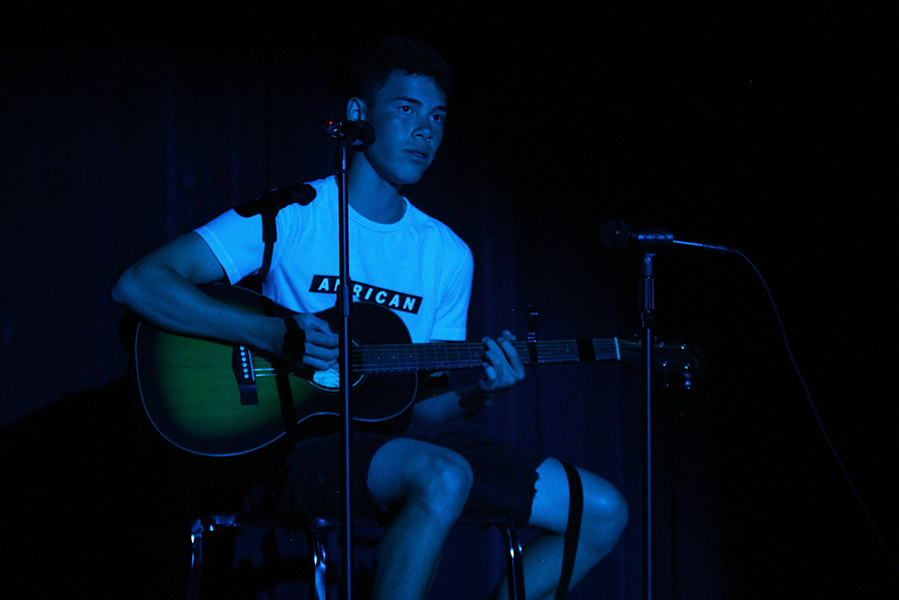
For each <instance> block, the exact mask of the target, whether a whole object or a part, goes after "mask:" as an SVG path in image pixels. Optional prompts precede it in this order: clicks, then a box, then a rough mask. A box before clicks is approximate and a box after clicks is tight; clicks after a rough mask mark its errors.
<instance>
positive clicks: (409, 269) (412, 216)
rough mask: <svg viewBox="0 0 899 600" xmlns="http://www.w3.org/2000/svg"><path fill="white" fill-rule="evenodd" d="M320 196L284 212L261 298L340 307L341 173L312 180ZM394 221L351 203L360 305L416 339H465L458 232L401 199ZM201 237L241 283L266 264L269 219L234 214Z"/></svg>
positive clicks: (466, 290)
mask: <svg viewBox="0 0 899 600" xmlns="http://www.w3.org/2000/svg"><path fill="white" fill-rule="evenodd" d="M309 185H311V186H312V187H313V188H315V191H316V198H315V200H313V201H312V202H311V203H309V204H308V205H306V206H302V205H300V204H289V205H287V206H286V207H284V208H283V209H281V210H280V212H278V216H277V219H276V225H277V234H278V240H277V242H276V243H275V245H274V252H273V254H272V264H271V268H270V270H269V274H268V277H266V280H265V283H264V284H263V290H262V291H263V294H264V295H265V296H267V297H268V298H271V299H272V300H274V301H275V302H277V303H278V304H281V305H283V306H285V307H287V308H289V309H291V310H294V311H297V312H313V313H314V312H319V311H322V310H325V309H327V308H331V307H333V306H334V302H335V299H336V289H337V285H338V283H339V281H338V275H339V272H340V266H339V259H338V255H339V251H338V233H337V232H338V228H339V214H338V197H337V183H336V180H335V178H334V177H329V178H327V179H320V180H318V181H313V182H311V183H310V184H309ZM403 200H404V202H405V204H406V207H405V213H404V214H403V217H402V218H401V219H400V220H399V221H397V222H396V223H390V224H383V223H375V222H373V221H369V220H368V219H366V218H365V217H363V216H362V215H360V214H359V213H357V212H356V211H355V210H353V209H352V207H350V214H349V224H350V228H349V244H350V278H351V279H352V281H353V296H354V300H361V301H368V302H374V303H376V304H380V305H382V306H385V307H388V308H390V309H392V310H393V311H394V312H395V313H396V314H397V315H399V317H400V318H401V319H402V320H403V322H404V323H405V325H406V328H407V329H408V330H409V334H410V336H411V338H412V341H413V342H415V343H423V342H429V341H433V340H453V341H460V340H464V339H465V324H466V318H467V314H468V303H469V299H470V296H471V278H472V271H473V265H474V261H473V259H472V255H471V250H470V249H469V248H468V246H467V245H466V244H465V242H463V241H462V240H461V239H460V238H459V236H457V235H456V234H455V233H453V231H452V230H451V229H450V228H449V227H447V226H446V225H444V224H443V223H441V222H440V221H438V220H436V219H433V218H431V217H429V216H428V215H426V214H425V213H423V212H422V211H420V210H419V209H417V208H415V207H414V206H412V204H410V203H409V201H408V200H406V199H405V198H404V199H403ZM196 232H197V233H198V234H199V235H200V236H201V237H202V238H203V240H204V241H205V242H206V243H207V244H208V245H209V248H210V249H211V250H212V252H213V254H215V256H216V258H217V259H218V261H219V263H221V265H222V268H224V270H225V273H226V275H227V277H228V280H229V281H230V282H231V283H232V284H234V283H237V282H238V281H240V280H242V279H243V278H244V277H246V276H248V275H251V274H253V273H255V272H256V271H258V270H259V268H260V267H261V265H262V256H263V251H264V247H265V246H264V244H263V242H262V217H260V216H259V215H254V216H252V217H241V216H240V215H238V214H237V213H236V212H235V211H234V210H233V209H232V210H229V211H228V212H226V213H224V214H222V215H221V216H219V217H217V218H216V219H213V220H212V221H210V222H209V223H207V224H206V225H204V226H202V227H200V228H198V229H197V230H196Z"/></svg>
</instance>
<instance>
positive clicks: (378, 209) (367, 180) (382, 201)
mask: <svg viewBox="0 0 899 600" xmlns="http://www.w3.org/2000/svg"><path fill="white" fill-rule="evenodd" d="M360 158H363V157H359V156H357V157H356V159H355V160H354V161H353V167H352V168H351V169H350V172H349V176H348V184H349V185H348V187H349V190H348V191H349V196H350V206H352V207H353V209H355V211H356V212H358V213H359V214H360V215H362V216H363V217H365V218H366V219H368V220H370V221H374V222H375V223H396V222H397V221H399V220H400V219H402V218H403V213H404V212H405V210H406V205H405V202H404V201H403V196H402V194H400V189H401V187H397V186H394V185H392V184H390V183H388V182H387V181H385V180H384V179H382V178H381V177H380V176H379V175H378V174H377V173H376V172H375V171H374V169H372V168H371V165H369V164H368V162H367V161H365V160H364V158H363V159H362V160H359V159H360Z"/></svg>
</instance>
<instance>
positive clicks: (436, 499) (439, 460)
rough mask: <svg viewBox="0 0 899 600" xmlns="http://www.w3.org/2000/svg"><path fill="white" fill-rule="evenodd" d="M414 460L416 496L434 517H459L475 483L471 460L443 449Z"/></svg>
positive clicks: (414, 493)
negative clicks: (469, 462)
mask: <svg viewBox="0 0 899 600" xmlns="http://www.w3.org/2000/svg"><path fill="white" fill-rule="evenodd" d="M414 463H415V464H414V465H412V467H413V470H414V473H415V477H414V479H413V489H412V496H413V499H414V500H417V501H418V502H420V503H421V504H422V506H423V507H424V508H425V509H426V510H427V511H428V512H429V513H431V514H432V516H434V517H437V518H440V517H441V516H442V517H444V518H446V519H447V520H452V521H455V520H456V519H458V517H459V514H461V512H462V508H463V507H464V506H465V502H466V501H467V500H468V493H469V492H470V491H471V486H472V483H473V482H474V475H473V474H472V471H471V465H469V464H468V461H466V460H465V459H464V458H462V456H460V455H459V454H457V453H455V452H452V451H451V450H446V449H443V448H441V449H437V450H434V451H432V452H428V453H425V454H423V455H422V456H420V457H417V458H416V460H415V461H414Z"/></svg>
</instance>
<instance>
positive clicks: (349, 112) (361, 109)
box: [346, 97, 367, 121]
mask: <svg viewBox="0 0 899 600" xmlns="http://www.w3.org/2000/svg"><path fill="white" fill-rule="evenodd" d="M366 110H367V107H366V105H365V100H362V99H361V98H356V97H353V98H350V99H349V101H348V102H347V103H346V117H347V119H349V120H350V121H359V120H362V121H364V120H365V112H366Z"/></svg>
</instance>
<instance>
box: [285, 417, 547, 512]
mask: <svg viewBox="0 0 899 600" xmlns="http://www.w3.org/2000/svg"><path fill="white" fill-rule="evenodd" d="M402 437H404V438H409V439H414V440H419V441H423V442H427V443H430V444H434V445H436V446H442V447H444V448H448V449H450V450H453V451H455V452H457V453H458V454H460V455H462V456H463V457H464V458H465V459H466V460H467V461H468V463H469V464H470V465H471V469H472V472H473V474H474V484H473V485H472V488H471V493H470V494H469V496H468V502H467V503H466V505H465V511H464V513H463V514H466V513H467V514H485V513H486V514H489V515H491V516H493V517H494V518H495V517H496V516H497V515H502V516H503V518H505V519H507V520H508V521H509V522H510V523H512V524H514V525H516V526H518V527H524V526H525V525H527V522H528V519H529V518H530V515H531V504H532V503H533V500H534V494H535V493H536V492H535V488H534V484H535V483H536V482H537V467H538V466H540V464H541V463H542V462H543V461H544V460H545V458H546V457H545V456H544V455H542V454H538V453H534V452H525V451H523V450H521V449H519V448H516V447H515V446H513V445H511V444H508V443H506V442H503V441H501V440H499V439H497V438H495V437H494V436H493V435H491V434H490V433H488V432H487V431H486V430H484V429H483V428H481V427H479V426H478V425H475V424H473V423H471V422H469V421H452V422H449V423H442V424H440V425H439V426H430V427H427V428H423V427H416V426H415V424H414V423H413V425H412V426H411V427H410V429H409V431H407V432H406V434H405V435H403V436H402ZM394 439H397V436H393V435H383V434H378V433H371V432H356V433H355V434H354V435H353V477H352V486H353V488H352V493H353V498H354V503H353V509H354V511H355V513H356V514H357V515H359V516H370V517H376V518H383V517H386V516H387V515H386V514H385V513H384V512H383V511H382V510H380V509H379V508H378V507H377V506H376V505H375V503H374V502H372V501H371V500H370V498H369V496H368V486H367V477H368V469H369V466H370V465H371V461H372V458H373V457H374V455H375V453H376V452H377V451H378V450H379V449H380V448H381V446H383V445H384V444H386V443H387V442H389V441H391V440H394ZM287 468H288V478H287V480H286V484H285V487H284V490H283V493H282V497H281V504H280V508H281V510H290V511H299V512H302V513H306V514H325V515H329V514H340V512H341V511H342V508H341V507H342V501H341V498H340V493H339V489H340V482H341V480H342V472H343V469H342V465H341V464H340V438H339V436H338V434H336V433H335V434H331V435H328V436H325V437H320V438H315V439H312V440H307V441H305V442H302V443H300V444H298V445H297V447H296V449H295V450H294V451H293V453H291V455H290V457H289V458H288V461H287Z"/></svg>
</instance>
